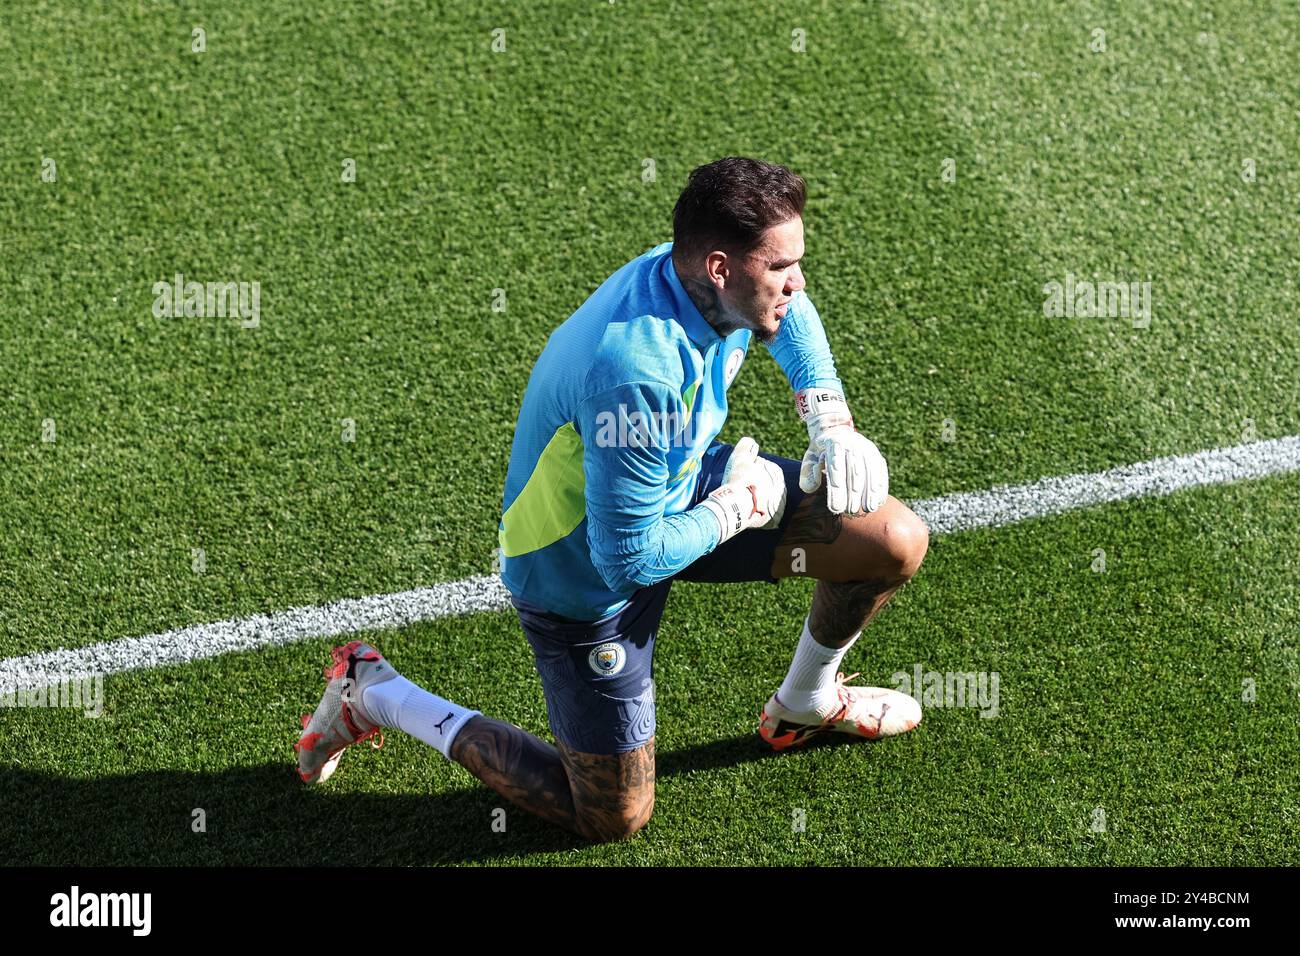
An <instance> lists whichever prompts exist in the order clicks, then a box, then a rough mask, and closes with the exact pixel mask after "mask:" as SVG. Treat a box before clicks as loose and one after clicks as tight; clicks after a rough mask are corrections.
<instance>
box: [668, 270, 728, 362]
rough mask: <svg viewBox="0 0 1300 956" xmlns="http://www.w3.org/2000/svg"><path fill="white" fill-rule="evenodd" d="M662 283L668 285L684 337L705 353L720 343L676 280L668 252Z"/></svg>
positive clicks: (711, 327) (678, 280)
mask: <svg viewBox="0 0 1300 956" xmlns="http://www.w3.org/2000/svg"><path fill="white" fill-rule="evenodd" d="M663 274H664V281H666V282H667V283H668V291H669V292H670V293H671V295H672V298H673V305H675V306H676V307H677V321H678V322H679V323H681V326H682V328H684V329H685V330H686V335H687V336H688V337H689V338H690V340H691V341H692V342H694V343H695V344H696V345H698V346H699V347H700V351H705V350H707V349H708V347H709V346H710V345H713V344H715V343H717V342H721V341H722V336H721V335H719V334H718V333H717V332H715V331H714V330H713V326H711V325H709V323H708V322H707V321H705V318H704V316H703V315H701V314H700V310H699V309H698V308H697V307H696V305H695V303H694V302H693V301H691V297H690V296H689V295H687V294H686V289H685V288H684V287H683V286H682V280H681V279H679V278H677V269H676V268H675V267H674V266H673V255H672V251H671V250H670V251H669V252H668V254H667V255H665V256H664V264H663Z"/></svg>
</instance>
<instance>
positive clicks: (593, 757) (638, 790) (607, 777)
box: [451, 715, 655, 840]
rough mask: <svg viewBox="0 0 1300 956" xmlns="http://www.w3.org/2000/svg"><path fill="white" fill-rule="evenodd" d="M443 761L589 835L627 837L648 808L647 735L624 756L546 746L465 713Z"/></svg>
mask: <svg viewBox="0 0 1300 956" xmlns="http://www.w3.org/2000/svg"><path fill="white" fill-rule="evenodd" d="M451 759H452V760H454V761H456V762H457V763H458V764H460V765H461V766H462V767H464V768H465V769H466V770H468V771H469V772H470V773H472V774H473V775H474V776H476V777H478V778H479V780H481V781H483V782H484V783H485V784H487V785H488V786H489V787H491V788H492V789H493V790H495V791H496V792H497V793H499V794H501V795H502V796H503V797H505V798H506V799H507V800H509V801H510V802H511V803H513V804H515V805H516V806H519V807H522V808H523V809H525V810H527V811H528V812H529V813H533V814H535V815H537V816H539V817H541V818H542V819H543V820H547V821H549V822H551V823H555V824H558V825H559V826H562V827H564V828H565V829H566V830H570V831H572V832H574V833H577V834H578V835H579V836H582V837H586V838H587V839H589V840H613V839H618V838H619V837H623V836H628V835H630V834H631V833H633V832H635V831H636V830H637V829H639V828H640V827H641V826H642V825H643V824H644V823H645V822H646V820H648V819H649V818H650V813H651V811H652V810H653V809H654V779H655V752H654V739H653V738H651V740H650V741H649V743H647V744H646V745H645V746H644V747H641V748H639V749H637V750H634V751H632V752H631V753H625V754H611V755H608V756H606V755H603V754H584V753H579V752H578V751H575V750H570V749H569V748H568V747H565V746H564V745H563V744H560V746H559V747H558V748H557V747H553V746H551V745H550V744H548V743H546V742H545V741H543V740H539V739H538V738H537V737H534V736H533V735H532V734H530V733H528V732H527V731H525V730H522V729H520V728H519V727H516V726H514V725H513V724H507V723H505V722H503V721H500V720H493V719H492V718H490V717H483V716H482V715H479V716H476V717H471V718H470V719H469V721H468V722H467V723H466V724H465V726H464V727H462V728H461V729H460V732H459V733H458V734H457V735H456V739H455V741H454V742H453V743H452V746H451Z"/></svg>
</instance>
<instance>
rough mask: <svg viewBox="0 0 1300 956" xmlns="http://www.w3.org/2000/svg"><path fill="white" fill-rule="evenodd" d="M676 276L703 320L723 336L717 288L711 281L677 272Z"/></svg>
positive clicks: (724, 333) (720, 304)
mask: <svg viewBox="0 0 1300 956" xmlns="http://www.w3.org/2000/svg"><path fill="white" fill-rule="evenodd" d="M677 278H679V279H680V280H681V282H682V288H683V289H685V290H686V294H687V295H688V296H690V297H691V301H692V302H694V303H695V308H697V309H699V310H700V315H702V316H704V321H705V322H707V323H709V327H710V328H711V329H713V331H715V332H717V333H718V334H719V335H723V336H725V335H726V334H727V333H726V332H724V331H722V329H721V328H720V326H721V325H722V302H721V300H720V299H719V298H718V290H717V289H715V288H714V287H713V283H711V282H705V281H704V280H703V279H699V278H696V277H695V276H692V275H683V274H681V273H678V276H677Z"/></svg>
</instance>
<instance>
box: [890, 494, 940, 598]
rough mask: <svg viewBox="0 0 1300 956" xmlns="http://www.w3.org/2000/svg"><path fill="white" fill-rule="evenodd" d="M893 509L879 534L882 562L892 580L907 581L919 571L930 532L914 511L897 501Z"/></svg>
mask: <svg viewBox="0 0 1300 956" xmlns="http://www.w3.org/2000/svg"><path fill="white" fill-rule="evenodd" d="M889 502H890V503H891V504H893V505H895V506H896V507H894V508H893V509H892V511H891V513H890V514H889V515H888V517H887V519H886V520H885V522H884V524H883V526H882V527H881V529H880V531H879V541H880V544H881V546H882V548H883V560H884V563H885V565H886V567H887V568H888V569H889V570H890V571H891V572H892V577H893V579H894V580H902V581H906V580H908V579H909V578H911V577H912V575H914V574H916V572H917V571H918V570H920V567H921V562H922V561H924V560H925V554H926V552H927V551H928V550H929V549H930V529H929V528H927V527H926V525H925V522H924V521H922V520H921V518H920V516H919V515H917V514H916V512H914V511H912V509H911V508H909V507H907V505H905V504H903V503H902V502H900V501H898V500H897V499H896V498H891V499H889Z"/></svg>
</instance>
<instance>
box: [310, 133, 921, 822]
mask: <svg viewBox="0 0 1300 956" xmlns="http://www.w3.org/2000/svg"><path fill="white" fill-rule="evenodd" d="M804 204H805V185H804V182H803V180H802V179H801V178H800V177H798V176H797V175H795V174H794V173H792V172H791V171H790V170H788V169H786V168H785V167H783V166H778V165H774V164H770V163H765V162H761V161H759V160H755V159H747V158H743V157H727V158H724V159H720V160H717V161H716V162H713V163H709V164H708V165H705V166H701V167H699V168H698V169H695V170H694V171H693V172H692V173H691V175H690V178H689V181H688V183H687V185H686V188H685V190H684V191H683V192H682V194H681V196H680V198H679V199H678V201H677V205H676V208H675V210H674V213H673V241H672V242H671V243H667V242H666V243H663V244H662V245H659V246H656V247H654V248H653V249H650V250H649V251H648V252H646V253H644V254H643V255H640V256H638V257H637V258H635V259H633V260H632V261H631V262H629V263H627V264H626V265H625V266H623V267H622V268H621V269H619V270H618V271H617V272H615V273H614V275H612V276H611V277H610V278H609V279H607V280H606V281H605V282H604V283H603V284H602V285H601V286H600V288H598V289H597V290H596V291H595V292H594V293H593V294H592V295H591V297H590V298H589V299H588V300H587V301H586V302H585V303H583V305H582V306H581V308H579V309H578V310H577V311H576V312H575V313H574V314H573V315H572V316H570V317H569V318H568V319H567V320H566V321H565V322H564V323H563V324H561V325H560V326H559V328H557V329H556V330H555V331H554V332H553V333H552V334H551V337H550V339H549V340H548V341H547V343H546V347H545V349H544V350H543V351H542V355H541V358H540V359H538V361H537V364H536V366H535V367H534V368H533V371H532V375H531V377H530V378H529V381H528V387H527V389H526V391H525V392H524V397H523V405H522V407H521V409H520V412H519V420H518V423H517V425H516V429H515V436H514V446H513V449H512V451H511V455H510V465H509V469H508V471H507V473H506V483H505V495H504V500H503V503H502V504H503V516H502V519H501V523H500V528H499V543H500V547H501V552H502V554H503V556H504V564H503V573H502V580H503V582H504V583H505V586H506V588H507V590H508V591H509V592H510V594H511V598H512V601H513V604H514V606H515V608H516V610H517V612H518V615H519V620H520V623H521V625H522V627H523V631H524V634H525V636H526V637H527V639H528V641H529V643H530V644H531V646H532V650H533V653H534V656H535V660H536V664H537V671H538V673H539V675H540V676H541V682H542V689H543V691H544V693H545V696H546V705H547V715H548V718H549V722H550V726H551V731H552V732H553V734H554V735H555V740H556V743H555V745H551V744H549V743H546V742H545V741H543V740H540V739H539V738H537V737H535V736H533V735H532V734H530V733H527V732H525V731H524V730H522V729H520V728H519V727H516V726H514V725H512V724H509V723H505V722H503V721H501V720H497V719H494V718H492V717H488V716H485V715H483V714H481V713H479V712H478V711H475V710H472V709H469V708H467V707H464V706H462V705H460V704H457V703H453V702H452V701H449V700H446V699H444V698H442V697H438V696H436V695H434V694H432V693H430V692H429V691H427V690H425V689H423V688H421V687H418V686H416V685H415V684H413V683H411V682H410V681H408V680H406V678H404V677H402V676H401V675H400V674H398V673H396V672H395V671H394V670H393V668H392V666H391V665H390V664H389V663H388V662H387V661H386V660H385V659H384V658H383V657H382V656H381V655H380V654H379V652H378V651H376V650H375V649H374V648H373V647H370V646H369V645H366V644H363V643H361V642H359V641H353V642H351V643H349V644H348V645H346V646H345V647H340V648H336V649H335V651H334V660H333V664H332V666H331V667H329V668H327V670H326V677H327V679H328V681H329V683H328V684H327V687H326V691H325V696H324V698H323V699H322V700H321V703H320V705H319V707H317V709H316V712H315V714H314V715H313V716H312V717H311V718H310V721H308V718H306V717H304V733H303V735H302V737H301V738H300V739H299V742H298V744H297V745H296V748H297V750H298V766H299V773H300V775H301V776H302V778H303V780H305V781H308V782H316V781H322V780H324V779H326V778H327V777H328V776H329V774H330V773H332V772H333V770H334V768H335V766H336V765H337V763H338V760H339V758H340V757H341V756H342V753H343V750H344V749H345V748H346V747H348V746H349V745H351V744H353V743H356V742H358V741H361V740H366V739H368V738H371V737H374V736H375V735H377V734H381V733H382V728H387V727H396V728H399V729H401V730H404V731H406V732H407V733H409V734H412V735H414V736H415V737H418V738H419V739H420V740H422V741H424V742H425V743H427V744H429V745H430V746H433V747H436V748H437V749H438V750H439V751H441V752H442V753H443V754H444V755H445V756H447V757H449V758H450V759H452V760H454V761H456V762H457V763H459V764H461V765H462V766H463V767H465V768H466V769H467V770H469V771H470V772H471V773H472V774H474V775H475V776H476V777H478V778H479V779H480V780H482V781H483V782H484V783H485V784H487V785H488V786H489V787H491V788H493V789H494V790H496V791H497V792H499V793H500V794H502V795H503V796H505V797H506V798H507V799H509V800H511V801H513V802H514V803H516V804H517V805H519V806H521V807H523V808H525V809H527V810H529V811H531V812H533V813H535V814H537V815H538V816H541V817H543V818H545V819H547V820H550V821H552V822H554V823H556V824H559V825H560V826H562V827H566V828H568V829H569V830H572V831H574V832H576V833H578V834H581V835H582V836H584V837H586V838H588V839H591V840H600V841H604V840H614V839H619V838H622V837H626V836H628V835H630V834H632V833H634V832H636V831H637V830H638V829H640V828H641V827H642V826H644V825H645V823H646V821H647V820H648V819H649V817H650V813H651V810H652V808H653V806H654V779H655V761H654V731H655V703H654V683H653V680H652V677H653V670H652V657H653V654H654V645H655V638H656V635H657V632H658V626H659V620H660V617H661V615H662V613H663V609H664V602H665V600H666V599H667V597H668V590H669V588H670V587H671V586H672V584H673V582H674V581H715V582H717V581H771V582H773V583H775V582H776V581H777V580H779V579H781V578H786V577H792V576H795V575H803V576H811V577H813V578H815V579H816V581H817V584H816V587H815V590H814V593H813V600H812V607H811V609H810V611H809V613H808V615H807V617H806V618H805V619H804V622H803V632H802V634H801V635H800V636H799V637H798V641H797V646H796V647H795V649H794V659H793V661H792V663H791V665H790V669H789V672H788V673H787V674H786V677H785V680H784V681H783V682H782V684H781V686H780V687H779V688H777V690H776V691H775V693H773V694H772V696H771V697H770V698H769V699H768V701H767V703H766V704H765V705H764V706H763V708H762V713H761V714H760V716H759V725H758V733H759V735H760V736H761V737H762V739H763V740H764V741H766V742H767V743H768V744H769V745H770V746H772V747H773V748H775V749H777V750H782V749H785V748H787V747H793V746H799V745H801V744H803V743H805V742H807V741H808V740H810V739H812V738H814V737H816V736H818V735H822V734H832V733H833V734H849V735H854V736H857V737H862V738H870V739H875V738H879V737H887V736H890V735H893V734H899V733H903V732H905V731H908V730H911V729H912V728H913V727H915V726H916V725H917V723H918V722H919V721H920V719H921V708H920V706H919V705H918V704H917V702H916V701H915V700H913V699H912V698H911V697H909V696H907V695H905V694H902V693H900V692H898V691H894V690H888V689H883V688H873V687H860V686H854V685H850V684H849V683H848V681H849V680H851V679H852V677H850V678H846V677H845V676H844V674H843V673H842V672H840V671H839V665H840V661H841V660H842V659H843V657H844V655H845V653H846V652H847V651H848V649H849V647H851V646H852V644H853V642H854V641H855V640H857V638H858V635H859V634H860V632H861V631H862V628H863V627H864V626H865V625H866V624H867V623H868V622H869V621H870V620H871V619H872V617H874V616H875V614H876V613H877V612H878V611H879V610H880V608H881V607H882V606H883V605H884V604H885V602H887V601H888V600H889V599H890V597H892V596H893V595H894V593H895V592H897V590H898V589H899V588H900V587H901V586H902V585H903V584H904V583H905V582H907V581H908V580H909V579H910V578H911V577H912V575H914V574H915V573H916V571H917V569H918V568H919V567H920V564H921V561H922V559H923V558H924V556H925V553H926V548H927V546H928V543H929V534H928V531H927V529H926V527H925V524H924V523H923V522H922V521H921V520H920V519H919V518H918V517H917V516H916V515H915V514H913V513H912V512H911V511H910V510H909V509H908V508H907V507H906V506H905V505H903V504H902V503H901V502H900V501H898V500H897V499H896V498H893V497H891V496H889V494H888V485H889V479H888V472H887V470H886V466H885V460H884V458H883V457H881V454H880V452H879V451H878V450H877V448H876V446H875V445H874V444H873V443H872V442H871V441H870V440H869V439H867V438H866V437H864V436H863V435H862V434H860V433H859V432H858V431H857V430H856V429H855V427H854V419H853V417H852V416H851V414H850V411H849V406H848V403H847V401H846V399H845V395H844V387H843V385H842V383H841V381H840V379H839V378H838V377H837V375H836V371H835V365H834V362H833V360H832V357H831V352H830V349H829V346H828V344H827V339H826V334H825V331H824V330H823V328H822V323H821V320H820V318H819V316H818V313H817V310H816V309H815V308H814V307H813V304H812V301H811V300H810V299H809V298H808V296H807V294H806V293H805V292H804V276H803V272H802V270H801V269H800V266H799V263H800V260H801V259H802V258H803V255H804V236H803V218H802V216H803V210H804ZM755 338H756V339H758V341H759V342H761V343H763V345H764V346H766V347H767V348H768V350H769V351H770V352H771V354H772V355H773V357H774V358H775V359H776V362H777V364H778V365H779V366H780V368H781V370H782V371H783V372H784V373H785V375H786V377H787V378H788V379H789V382H790V387H791V389H792V391H793V393H794V394H793V397H794V402H793V404H794V408H795V410H796V412H797V414H798V415H799V417H800V418H801V419H802V420H803V422H804V423H805V424H806V426H807V429H808V448H807V451H806V452H805V453H804V455H803V458H802V460H800V461H796V460H793V459H787V458H782V457H780V456H776V455H771V454H767V453H763V454H760V453H759V452H758V446H757V444H756V443H755V441H754V440H753V439H752V438H748V437H745V438H742V439H740V441H738V442H737V443H736V445H735V446H731V445H726V444H722V443H720V442H718V441H716V436H717V434H718V432H719V431H720V430H721V428H722V425H723V423H724V422H725V421H726V417H727V389H728V388H729V387H730V385H731V383H732V382H733V381H734V380H735V377H736V374H737V372H738V371H739V370H740V367H741V365H742V363H743V362H744V359H745V356H746V354H747V352H748V350H749V347H750V344H751V342H752V340H753V339H755ZM753 650H754V651H755V652H758V651H759V650H760V649H759V648H753ZM856 676H857V675H856V674H855V675H853V677H856ZM379 740H382V736H380V737H379Z"/></svg>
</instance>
